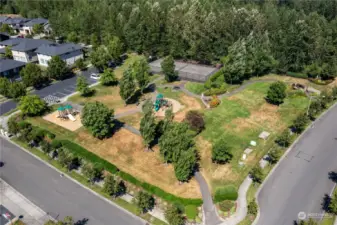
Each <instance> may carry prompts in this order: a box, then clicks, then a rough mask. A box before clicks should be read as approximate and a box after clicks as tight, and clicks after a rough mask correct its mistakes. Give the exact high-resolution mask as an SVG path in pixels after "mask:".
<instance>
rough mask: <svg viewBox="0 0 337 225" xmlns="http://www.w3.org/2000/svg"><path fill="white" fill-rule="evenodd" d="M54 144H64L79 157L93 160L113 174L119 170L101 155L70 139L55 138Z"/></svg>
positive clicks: (89, 160) (92, 161)
mask: <svg viewBox="0 0 337 225" xmlns="http://www.w3.org/2000/svg"><path fill="white" fill-rule="evenodd" d="M52 145H53V146H59V145H61V146H63V147H65V148H67V149H68V150H69V151H71V152H72V153H73V154H74V155H76V156H78V157H79V158H82V159H84V160H85V161H88V162H91V163H93V164H95V165H96V166H98V167H101V168H104V169H105V170H107V171H109V172H110V173H112V174H116V173H117V172H118V168H117V167H116V166H115V165H113V164H111V163H109V162H108V161H106V160H104V159H102V158H100V157H99V156H97V155H95V154H94V153H92V152H90V151H88V150H86V149H85V148H83V147H82V146H80V145H78V144H76V143H74V142H71V141H69V140H54V141H53V143H52Z"/></svg>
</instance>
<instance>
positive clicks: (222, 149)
mask: <svg viewBox="0 0 337 225" xmlns="http://www.w3.org/2000/svg"><path fill="white" fill-rule="evenodd" d="M232 158H233V154H232V152H231V149H230V147H229V146H228V144H227V142H226V141H225V140H224V139H222V138H221V139H219V140H218V141H217V142H215V143H214V145H213V147H212V161H213V162H216V163H227V162H229V161H230V160H231V159H232Z"/></svg>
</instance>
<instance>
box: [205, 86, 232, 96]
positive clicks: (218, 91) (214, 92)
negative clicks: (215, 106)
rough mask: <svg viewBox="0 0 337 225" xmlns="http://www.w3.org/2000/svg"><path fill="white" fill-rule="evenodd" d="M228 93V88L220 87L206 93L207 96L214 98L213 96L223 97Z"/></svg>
mask: <svg viewBox="0 0 337 225" xmlns="http://www.w3.org/2000/svg"><path fill="white" fill-rule="evenodd" d="M226 92H227V88H224V87H220V88H211V89H208V90H207V91H205V92H204V95H205V96H212V95H221V94H224V93H226Z"/></svg>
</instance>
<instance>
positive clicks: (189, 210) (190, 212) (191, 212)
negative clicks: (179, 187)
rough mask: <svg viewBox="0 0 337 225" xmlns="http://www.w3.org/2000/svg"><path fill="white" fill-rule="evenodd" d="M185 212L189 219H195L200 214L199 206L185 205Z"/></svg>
mask: <svg viewBox="0 0 337 225" xmlns="http://www.w3.org/2000/svg"><path fill="white" fill-rule="evenodd" d="M185 214H186V217H187V218H188V219H191V220H193V219H195V217H197V215H198V208H197V207H196V206H195V205H187V206H185Z"/></svg>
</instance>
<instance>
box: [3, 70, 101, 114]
mask: <svg viewBox="0 0 337 225" xmlns="http://www.w3.org/2000/svg"><path fill="white" fill-rule="evenodd" d="M92 72H97V69H95V68H89V69H88V70H85V71H83V72H82V74H83V76H85V77H86V78H87V80H88V83H89V84H93V83H95V82H96V81H97V80H93V79H91V78H90V74H91V73H92ZM76 79H77V77H76V76H73V77H71V78H68V79H65V80H62V81H59V82H57V83H54V84H51V85H49V86H47V87H45V88H43V89H40V90H36V91H34V92H33V94H36V95H39V96H40V97H41V98H44V97H46V96H48V95H54V96H56V97H58V98H62V97H64V96H66V95H69V94H71V93H73V92H75V89H76ZM16 105H17V103H16V102H15V101H13V100H9V101H7V102H4V103H2V104H1V105H0V116H1V115H3V114H5V113H7V112H9V111H11V110H12V109H15V108H16Z"/></svg>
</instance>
